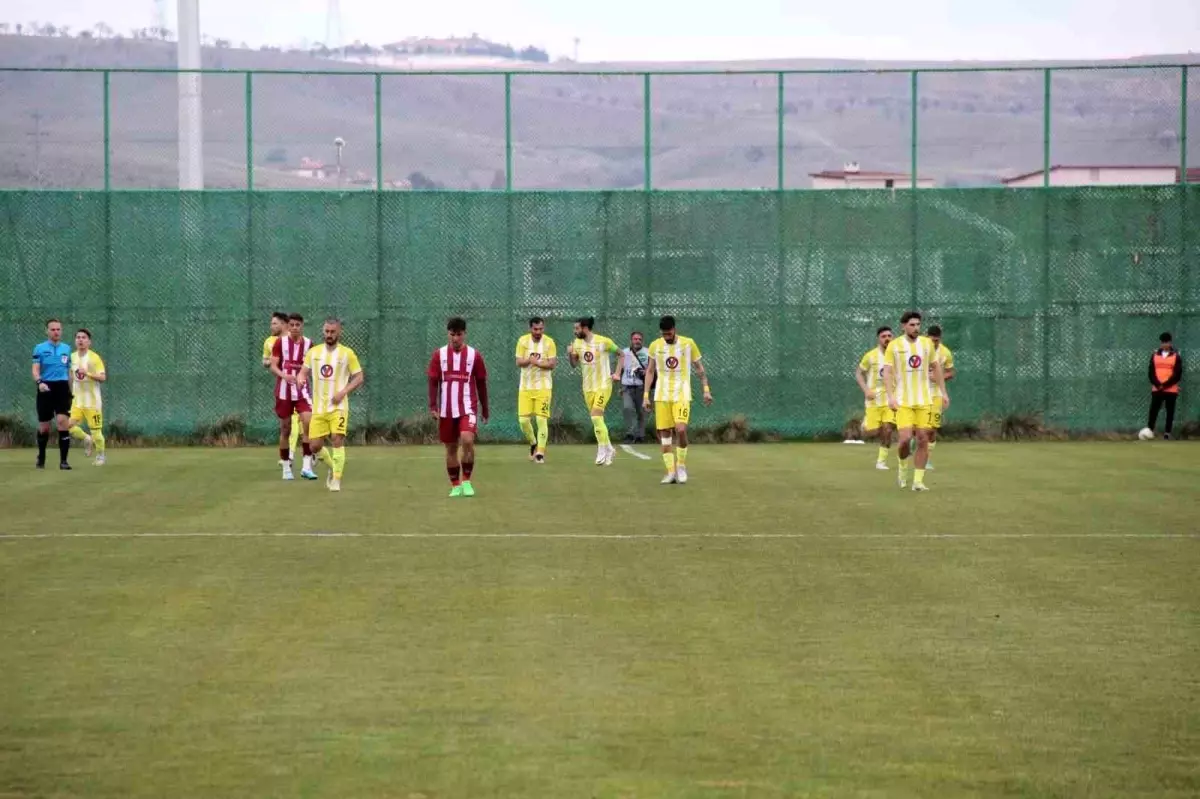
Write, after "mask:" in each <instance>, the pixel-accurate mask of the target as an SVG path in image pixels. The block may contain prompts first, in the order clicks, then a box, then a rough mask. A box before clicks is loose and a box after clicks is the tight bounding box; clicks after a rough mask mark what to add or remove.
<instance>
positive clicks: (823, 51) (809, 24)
mask: <svg viewBox="0 0 1200 799" xmlns="http://www.w3.org/2000/svg"><path fill="white" fill-rule="evenodd" d="M340 3H341V18H342V30H343V32H344V39H345V43H349V42H351V41H353V40H355V39H361V40H363V41H366V42H370V43H372V44H377V45H378V44H383V43H385V42H388V41H395V40H398V39H402V38H404V37H406V36H449V35H468V34H471V33H478V34H479V35H480V36H483V37H484V38H487V39H492V40H496V41H500V42H507V43H510V44H512V45H515V46H523V45H526V44H532V45H536V46H538V47H542V48H544V49H546V50H548V51H549V52H550V54H551V55H552V56H560V55H570V54H571V50H572V47H573V39H574V38H575V37H579V38H580V40H581V43H580V50H579V54H580V60H581V61H629V60H636V61H665V60H671V61H675V60H693V61H694V60H731V59H748V58H856V59H857V58H863V59H921V60H926V59H936V60H970V59H989V60H1000V59H1021V58H1085V59H1086V58H1118V57H1126V56H1135V55H1147V54H1153V53H1184V52H1189V51H1200V0H992V1H991V2H980V0H840V2H838V1H836V0H833V1H831V0H604V2H589V1H588V0H340ZM167 5H168V6H169V14H168V23H169V27H171V28H172V29H173V28H174V27H175V24H174V19H175V0H167ZM327 5H328V3H327V0H200V8H201V11H200V24H201V28H202V30H203V32H204V33H206V34H208V35H211V36H215V37H223V38H228V39H232V40H234V41H235V42H241V41H247V42H249V43H250V44H252V45H259V44H298V43H300V42H302V41H305V42H309V43H311V42H317V41H323V40H324V39H325V25H326V8H327ZM154 8H155V0H42V2H38V3H30V2H29V0H0V20H3V21H8V22H30V21H34V20H36V21H39V22H53V23H55V24H68V25H71V26H72V27H73V28H75V29H76V30H78V29H80V28H84V27H90V26H91V25H93V24H95V23H96V22H99V21H101V20H104V21H105V22H107V23H108V24H110V25H112V26H113V27H114V28H116V29H117V30H120V31H128V30H129V29H131V28H137V27H148V26H150V25H151V24H153V20H154ZM2 55H3V51H2V48H0V61H2Z"/></svg>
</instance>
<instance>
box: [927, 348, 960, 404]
mask: <svg viewBox="0 0 1200 799" xmlns="http://www.w3.org/2000/svg"><path fill="white" fill-rule="evenodd" d="M933 359H934V360H935V361H937V362H938V363H940V364H941V365H942V374H943V375H944V374H945V373H946V370H947V369H953V368H954V353H953V352H951V351H950V348H949V347H947V346H946V345H945V344H942V345H940V346H938V347H935V348H934V350H933ZM929 390H930V392H932V394H933V396H934V397H935V398H937V399H941V396H942V391H941V389H939V388H938V387H937V383H934V382H933V375H932V374H931V375H930V376H929Z"/></svg>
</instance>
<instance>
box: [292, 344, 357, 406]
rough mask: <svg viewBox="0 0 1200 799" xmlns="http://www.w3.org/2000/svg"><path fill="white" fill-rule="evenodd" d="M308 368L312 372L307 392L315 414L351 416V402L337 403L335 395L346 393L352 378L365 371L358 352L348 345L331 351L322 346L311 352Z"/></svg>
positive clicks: (306, 363) (326, 346)
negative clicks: (345, 413) (338, 412)
mask: <svg viewBox="0 0 1200 799" xmlns="http://www.w3.org/2000/svg"><path fill="white" fill-rule="evenodd" d="M304 365H305V366H306V367H308V370H309V372H308V374H309V378H308V384H307V388H308V393H309V395H310V396H311V397H312V409H313V413H331V412H333V411H346V412H349V410H350V398H349V397H342V400H341V402H334V401H333V395H334V394H336V393H337V392H339V391H341V390H342V389H344V388H345V387H346V386H347V385H348V384H349V383H350V378H352V377H353V376H354V375H356V374H358V373H359V372H361V371H362V367H361V366H359V363H358V356H357V355H355V354H354V350H352V349H350V348H349V347H347V346H346V345H345V344H338V345H337V346H335V347H333V348H332V349H331V348H330V347H329V345H328V344H325V343H324V342H322V343H321V344H320V345H318V346H316V347H311V348H310V349H309V350H308V352H307V353H306V354H305V356H304Z"/></svg>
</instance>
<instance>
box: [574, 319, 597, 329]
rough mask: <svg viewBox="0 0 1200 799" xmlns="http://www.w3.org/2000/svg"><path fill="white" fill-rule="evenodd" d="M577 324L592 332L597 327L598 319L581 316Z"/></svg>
mask: <svg viewBox="0 0 1200 799" xmlns="http://www.w3.org/2000/svg"><path fill="white" fill-rule="evenodd" d="M575 324H577V325H579V326H580V327H586V328H587V329H588V330H591V329H592V328H593V327H595V326H596V317H594V316H581V317H579V318H578V319H576V320H575Z"/></svg>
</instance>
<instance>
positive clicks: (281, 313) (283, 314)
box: [271, 311, 288, 322]
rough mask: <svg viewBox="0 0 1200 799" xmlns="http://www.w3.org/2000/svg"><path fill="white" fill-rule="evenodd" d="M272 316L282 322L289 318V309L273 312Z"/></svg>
mask: <svg viewBox="0 0 1200 799" xmlns="http://www.w3.org/2000/svg"><path fill="white" fill-rule="evenodd" d="M271 318H272V319H278V320H279V321H280V322H286V321H287V320H288V315H287V311H276V312H275V313H273V314H271Z"/></svg>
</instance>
